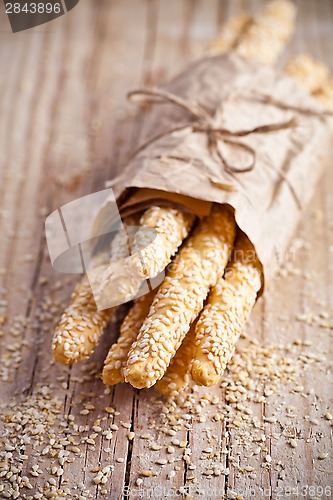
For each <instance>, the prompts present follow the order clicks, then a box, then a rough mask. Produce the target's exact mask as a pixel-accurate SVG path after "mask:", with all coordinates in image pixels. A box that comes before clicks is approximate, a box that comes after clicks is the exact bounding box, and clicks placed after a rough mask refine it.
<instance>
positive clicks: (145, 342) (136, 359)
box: [124, 205, 235, 389]
mask: <svg viewBox="0 0 333 500" xmlns="http://www.w3.org/2000/svg"><path fill="white" fill-rule="evenodd" d="M234 238H235V220H234V215H233V210H232V209H231V208H230V207H229V206H228V205H216V206H214V208H213V209H212V212H211V214H210V215H209V216H208V217H205V218H204V219H203V220H202V221H201V222H200V223H199V224H198V226H197V228H196V229H195V230H194V232H193V234H192V235H191V236H190V238H189V239H188V240H187V241H186V242H185V243H184V245H183V246H182V248H181V249H180V251H179V253H178V255H177V256H176V258H175V260H174V262H173V265H172V266H171V268H170V269H169V270H168V273H167V276H166V277H165V279H164V281H163V283H162V284H161V286H160V288H159V290H158V292H157V294H156V296H155V298H154V300H153V303H152V306H151V308H150V311H149V314H148V316H147V318H146V320H145V321H144V323H143V325H142V327H141V329H140V332H139V335H138V338H137V341H136V342H134V344H133V345H132V347H131V350H130V352H129V355H128V360H127V365H126V368H125V370H124V375H125V380H126V381H127V382H130V384H132V385H133V386H134V387H137V388H139V389H140V388H143V387H151V386H152V385H154V384H155V382H156V381H157V380H159V379H160V378H162V376H163V375H164V373H165V372H166V369H167V367H168V366H169V363H170V360H171V358H172V357H173V356H174V354H175V352H176V351H177V349H178V347H179V346H180V344H181V342H182V340H183V338H184V337H185V335H186V333H187V332H188V330H189V328H190V325H191V323H192V322H193V321H194V319H195V318H196V317H197V315H198V314H199V312H200V311H201V309H202V306H203V302H204V300H205V298H206V296H207V294H208V291H209V289H210V287H212V286H213V285H214V284H215V283H216V281H217V279H218V277H219V276H220V275H222V274H223V271H224V268H225V266H226V263H227V261H228V257H229V254H230V252H231V249H232V245H233V242H234Z"/></svg>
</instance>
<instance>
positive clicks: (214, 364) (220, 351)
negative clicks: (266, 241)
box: [192, 232, 261, 386]
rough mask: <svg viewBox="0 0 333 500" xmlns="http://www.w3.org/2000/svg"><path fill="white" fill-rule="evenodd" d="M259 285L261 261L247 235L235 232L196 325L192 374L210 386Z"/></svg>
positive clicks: (230, 352) (231, 350) (229, 352)
mask: <svg viewBox="0 0 333 500" xmlns="http://www.w3.org/2000/svg"><path fill="white" fill-rule="evenodd" d="M260 287H261V264H260V262H259V260H258V258H257V257H256V253H255V250H254V247H253V245H252V244H251V243H250V241H249V239H248V238H247V237H246V236H245V235H244V234H243V233H241V232H240V233H239V234H238V236H237V241H236V245H235V250H234V252H233V260H232V262H231V263H230V264H229V266H228V267H227V270H226V273H225V277H221V278H220V279H219V280H218V282H217V284H216V285H215V287H214V288H213V289H212V290H211V292H210V294H209V296H208V301H207V304H206V306H205V307H204V309H203V311H202V312H201V314H200V316H199V319H198V322H197V325H196V352H195V359H194V361H193V365H192V377H193V379H194V381H195V382H196V383H197V384H200V385H205V386H211V385H214V384H216V383H217V382H218V381H219V379H220V378H221V376H222V374H223V371H224V369H225V367H226V365H227V363H228V362H229V360H230V358H231V356H232V355H233V353H234V350H235V344H236V342H237V340H238V338H239V336H240V334H241V331H242V329H243V327H244V324H245V323H246V321H247V319H248V317H249V315H250V313H251V311H252V308H253V306H254V304H255V301H256V297H257V293H258V291H259V290H260Z"/></svg>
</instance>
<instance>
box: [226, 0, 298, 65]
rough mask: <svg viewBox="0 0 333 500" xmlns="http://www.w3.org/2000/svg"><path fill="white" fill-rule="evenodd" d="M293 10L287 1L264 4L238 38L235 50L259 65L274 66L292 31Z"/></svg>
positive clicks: (294, 12)
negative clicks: (259, 63)
mask: <svg viewBox="0 0 333 500" xmlns="http://www.w3.org/2000/svg"><path fill="white" fill-rule="evenodd" d="M295 16H296V9H295V6H294V4H293V3H292V2H289V1H288V0H273V1H272V2H269V3H267V4H264V6H263V8H262V9H261V10H260V11H259V12H258V14H256V16H255V17H254V18H253V20H252V22H251V23H250V25H249V26H248V28H247V29H246V30H245V33H244V34H243V35H242V36H241V37H240V40H239V43H238V44H237V45H236V47H235V51H236V52H237V53H238V54H240V55H242V56H244V57H246V58H247V59H253V60H255V61H258V62H261V63H263V64H269V65H274V64H275V63H276V61H277V59H278V58H279V56H280V54H281V53H282V51H283V49H284V47H285V45H286V43H287V41H288V40H289V39H290V37H291V35H292V33H293V31H294V23H295Z"/></svg>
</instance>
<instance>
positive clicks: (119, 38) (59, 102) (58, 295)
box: [0, 0, 333, 500]
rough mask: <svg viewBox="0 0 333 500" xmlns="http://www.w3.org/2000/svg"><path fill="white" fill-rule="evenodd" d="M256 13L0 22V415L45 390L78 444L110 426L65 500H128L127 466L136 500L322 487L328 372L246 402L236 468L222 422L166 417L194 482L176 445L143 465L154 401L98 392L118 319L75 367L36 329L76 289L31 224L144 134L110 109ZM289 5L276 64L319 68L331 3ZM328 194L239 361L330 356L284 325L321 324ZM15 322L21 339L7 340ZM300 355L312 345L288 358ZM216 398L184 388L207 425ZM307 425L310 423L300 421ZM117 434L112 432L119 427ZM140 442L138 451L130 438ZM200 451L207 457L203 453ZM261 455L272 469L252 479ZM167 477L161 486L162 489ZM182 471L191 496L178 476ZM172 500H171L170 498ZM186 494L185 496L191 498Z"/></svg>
mask: <svg viewBox="0 0 333 500" xmlns="http://www.w3.org/2000/svg"><path fill="white" fill-rule="evenodd" d="M261 3H262V2H261V1H260V0H251V2H245V1H240V0H238V1H231V0H220V1H219V0H208V1H205V0H180V1H179V0H170V1H169V0H135V1H130V0H112V1H110V0H99V2H98V3H97V2H94V1H93V0H85V1H82V2H80V3H79V4H78V6H77V7H76V8H75V9H73V10H72V11H71V12H70V13H68V14H67V15H65V16H63V17H61V18H59V19H56V20H54V21H53V22H52V23H50V24H48V25H44V26H41V27H39V28H38V29H37V28H35V29H32V30H29V31H27V32H21V33H17V34H15V35H13V34H12V33H11V31H10V27H9V24H8V21H7V19H6V17H5V14H4V12H3V9H0V61H1V77H0V91H1V94H0V96H1V98H0V116H1V120H0V162H1V170H0V179H1V183H0V206H1V208H0V217H1V228H2V233H1V234H2V238H1V239H0V280H1V285H0V293H1V297H0V300H1V302H0V315H1V312H2V309H3V310H4V311H5V312H6V315H7V319H6V322H5V323H4V325H3V326H1V329H2V330H3V332H4V333H3V335H2V336H1V337H0V345H1V369H0V373H1V377H2V378H5V379H6V378H7V380H3V381H2V382H1V386H0V394H1V402H2V403H3V404H6V403H7V404H9V403H10V402H12V401H14V400H16V401H22V402H24V400H25V398H26V397H29V395H34V394H35V393H36V390H37V389H38V387H40V386H41V385H44V386H50V387H51V391H52V394H54V396H55V397H56V398H57V399H58V400H59V401H60V402H61V414H60V417H59V418H61V419H62V420H61V422H62V423H64V422H65V424H64V425H67V426H68V428H69V427H70V419H68V416H69V415H71V416H73V417H74V418H75V423H76V424H78V425H79V426H80V425H82V426H85V425H88V426H89V428H90V431H89V433H91V432H93V431H92V430H91V428H92V426H93V425H94V423H96V421H98V420H99V421H100V422H99V424H98V426H100V427H101V428H102V429H103V430H106V429H109V428H110V425H111V424H112V423H115V424H117V425H118V426H119V431H114V435H113V438H112V440H111V441H107V439H106V438H105V436H103V434H102V433H98V437H96V438H95V445H91V444H89V443H84V444H81V453H80V454H79V455H78V456H77V457H76V459H75V461H73V462H72V463H65V465H64V473H63V475H62V476H60V477H59V478H57V486H58V487H59V488H60V489H62V490H64V489H66V488H69V489H70V490H71V494H69V493H68V494H67V497H68V498H79V497H78V495H79V491H84V492H85V493H82V495H83V497H84V498H111V499H112V500H113V499H115V500H116V499H117V500H118V499H121V498H128V497H126V494H125V493H126V488H128V487H129V488H130V489H132V494H131V495H130V498H136V497H135V490H137V489H138V485H137V483H136V481H137V479H138V477H139V476H140V472H141V471H142V470H143V469H151V470H154V471H156V472H157V473H158V475H156V476H155V475H153V476H151V477H147V478H144V482H143V485H142V486H141V488H142V489H143V491H145V492H146V496H145V498H152V499H155V498H163V496H160V497H159V496H158V490H157V489H156V488H158V487H161V486H162V487H163V486H164V487H167V488H174V489H175V490H176V489H177V488H180V487H182V486H184V485H186V486H189V485H191V484H192V485H193V484H195V485H196V486H197V487H198V488H200V490H201V491H202V492H204V494H205V498H209V499H210V498H212V499H213V498H222V495H227V494H228V492H229V497H230V498H232V493H230V490H232V491H233V492H235V495H240V496H239V497H238V498H241V496H242V498H244V499H247V498H251V495H252V497H255V498H266V497H269V498H272V499H279V498H287V497H288V498H299V496H297V494H291V495H290V496H289V495H288V488H297V487H301V486H305V485H314V486H316V487H325V486H331V487H332V486H333V485H332V427H331V426H330V422H328V421H327V420H325V419H324V418H323V415H324V414H325V412H329V411H331V412H332V407H333V398H332V394H333V391H332V371H331V364H330V362H329V360H328V361H327V360H326V361H322V362H313V363H312V364H311V363H309V366H308V369H307V370H304V371H302V372H301V375H300V380H295V382H294V385H295V386H296V385H297V384H301V385H303V386H304V391H303V393H304V397H302V396H300V394H299V393H297V392H293V391H292V390H290V382H288V381H284V380H282V381H280V385H279V384H277V386H278V389H277V390H276V392H274V393H273V394H272V395H271V396H270V397H269V398H268V397H263V401H262V402H260V403H256V402H254V401H253V402H252V401H250V402H248V404H249V405H250V407H251V411H252V412H253V415H254V416H256V417H257V419H258V429H261V430H262V432H263V433H265V435H266V438H265V442H264V443H263V445H262V449H261V452H260V454H259V455H251V456H250V455H248V453H247V449H246V447H245V445H244V444H242V443H241V440H240V431H239V429H238V428H237V426H235V425H233V424H232V422H231V421H230V420H228V421H226V420H223V419H222V420H218V419H215V420H214V419H208V420H207V421H206V422H205V421H201V422H200V421H199V420H198V419H197V418H196V416H195V413H193V412H192V409H191V408H186V407H185V409H183V410H179V411H180V413H179V415H178V417H177V418H183V417H182V415H183V414H184V413H186V414H187V413H189V414H190V416H191V418H190V419H189V420H188V421H187V423H188V426H187V427H184V425H179V428H177V430H176V433H175V436H173V437H174V438H177V439H179V441H180V442H182V441H186V448H187V449H190V450H191V453H192V454H191V461H190V463H192V464H194V465H195V466H196V470H195V471H194V470H193V469H190V468H189V466H188V463H186V461H184V459H183V452H184V449H183V448H179V447H177V446H176V451H175V453H174V454H173V456H174V457H175V458H176V462H174V463H171V464H170V463H168V464H166V465H163V466H162V467H161V465H158V464H156V463H155V462H156V460H157V459H159V458H165V459H169V458H170V455H169V454H168V453H167V452H166V446H168V445H170V443H171V441H170V440H171V436H169V435H168V434H167V432H166V431H167V429H164V427H163V426H164V424H163V423H162V422H163V415H161V411H162V410H161V409H162V408H163V405H164V404H165V403H164V401H163V399H161V398H160V397H159V396H157V394H156V393H155V392H154V391H153V390H152V391H149V390H143V391H137V390H133V389H132V388H131V387H130V386H128V385H124V384H122V385H118V386H116V387H115V388H112V389H111V390H109V389H105V387H104V386H103V384H102V382H101V381H100V379H99V373H100V369H101V366H102V362H103V358H104V357H105V355H106V353H107V350H108V347H109V346H110V345H111V343H112V341H113V339H114V338H115V337H116V335H117V324H119V320H120V318H121V314H122V313H124V310H125V309H126V307H124V308H123V311H120V312H119V314H118V316H117V318H115V320H114V322H112V323H111V324H110V325H109V327H108V328H107V331H106V332H105V335H104V337H103V339H102V341H101V344H100V346H99V347H98V349H97V350H96V352H95V354H94V356H93V358H92V359H91V360H89V362H85V363H83V364H82V365H80V366H73V367H70V368H64V367H61V366H58V365H56V364H54V362H53V361H52V358H51V338H52V330H53V328H54V325H55V324H56V323H57V321H58V319H59V317H60V314H61V310H62V307H63V305H64V304H65V303H67V301H68V298H69V295H70V293H71V291H72V289H73V286H74V283H75V282H76V281H77V279H78V277H77V276H75V275H74V276H72V275H61V274H57V273H56V272H55V271H54V270H53V269H52V267H51V265H50V260H49V257H48V254H47V248H46V243H45V237H44V220H45V216H46V215H47V214H49V213H51V212H52V211H53V210H55V209H56V208H58V207H59V206H61V205H63V204H64V203H67V202H69V201H71V200H74V199H76V198H78V197H80V196H83V195H85V194H88V193H91V192H94V191H97V190H99V189H101V188H102V187H103V185H104V181H105V180H107V179H109V178H111V177H113V176H114V175H115V174H116V173H117V172H119V171H121V168H122V166H123V164H124V162H125V161H126V158H127V157H128V155H129V153H130V151H131V150H133V148H134V147H135V146H136V145H137V144H138V142H139V141H140V135H144V130H145V128H144V120H145V117H144V114H142V113H141V114H138V115H136V116H135V119H134V120H133V117H134V113H135V109H134V108H133V105H129V104H128V103H127V102H126V100H125V94H126V91H127V90H130V89H132V88H135V87H137V86H140V85H152V84H154V85H155V84H159V83H161V82H163V81H165V80H166V79H167V78H169V77H170V76H172V75H173V74H175V73H176V72H177V71H178V70H180V69H181V68H182V67H183V66H184V65H185V64H186V63H187V62H189V61H190V60H192V59H193V57H195V56H197V55H198V54H199V53H202V47H205V45H206V44H207V43H208V41H209V40H210V39H211V38H212V37H213V36H214V35H216V33H217V31H218V28H219V26H220V23H221V22H222V21H223V20H224V19H226V18H227V17H229V16H230V15H233V14H236V13H237V12H239V11H240V10H242V9H247V10H250V11H251V12H254V11H255V10H256V9H257V8H258V6H260V5H261ZM296 4H297V7H298V10H299V15H298V24H297V31H296V35H295V37H294V39H293V41H292V43H291V44H290V48H289V51H288V53H287V54H286V55H284V57H283V58H282V61H281V65H283V64H284V62H285V61H286V60H287V58H288V57H290V55H292V54H294V53H297V52H300V51H307V52H309V53H311V54H312V55H313V56H315V57H317V58H320V59H322V60H323V61H326V62H327V63H328V64H330V66H331V68H332V69H333V52H332V42H333V12H332V5H331V4H330V2H329V0H298V1H296ZM332 186H333V171H332V170H328V171H327V172H326V174H325V177H324V179H323V180H322V181H321V183H320V185H319V186H318V189H317V193H316V196H315V199H314V200H313V202H312V203H311V206H310V207H309V209H308V211H307V213H306V214H305V215H304V217H303V220H302V224H301V226H300V228H299V230H298V233H297V235H295V238H297V241H298V242H301V244H302V245H301V248H300V249H299V250H298V251H297V253H296V254H295V255H294V254H290V255H291V258H292V259H295V262H294V267H295V268H296V269H298V271H297V272H290V271H289V272H288V273H285V275H284V276H282V277H280V279H276V280H273V281H272V282H271V283H269V284H268V286H267V289H266V292H265V295H264V297H263V298H261V299H260V301H259V302H258V304H257V306H256V308H255V311H254V314H253V317H252V320H251V322H250V325H249V327H248V329H247V334H248V336H247V338H244V339H243V340H242V341H241V342H240V346H239V350H240V352H241V350H242V349H246V348H247V347H248V346H249V345H250V341H251V339H255V340H256V341H258V343H259V345H263V346H266V345H267V346H268V345H269V344H270V343H274V344H279V343H280V344H281V345H282V344H283V345H284V346H286V345H287V348H286V349H285V350H283V352H284V353H285V354H284V355H285V356H288V354H289V355H290V357H291V358H293V357H294V358H295V359H296V358H297V357H299V356H301V355H302V349H303V348H304V349H308V350H310V351H311V350H313V353H314V354H315V355H318V356H322V357H323V358H324V357H327V355H328V353H329V352H331V351H332V339H333V337H332V330H329V329H327V328H322V327H320V325H319V323H318V321H315V322H314V323H313V324H307V323H306V322H304V321H297V316H298V315H299V314H301V313H306V312H309V311H310V312H313V313H315V314H317V315H318V314H319V313H320V312H323V311H324V312H325V311H327V312H328V313H329V315H330V318H332V314H333V251H332V249H333V226H332V221H331V215H332V213H333V196H332ZM294 243H295V242H294ZM296 246H297V245H295V244H294V247H296ZM17 321H19V322H21V323H22V326H20V328H18V330H19V333H17V334H14V335H13V324H14V323H15V322H17ZM331 322H332V320H331ZM302 342H305V344H307V343H309V342H312V345H311V346H308V345H306V346H305V347H302ZM13 344H17V345H16V346H14V352H15V356H14V357H13V356H12V354H10V353H11V352H12V351H11V350H10V349H8V348H9V347H11V346H12V345H13ZM279 352H280V351H279ZM281 353H282V348H281ZM309 359H310V358H309ZM6 360H7V361H6ZM4 362H5V363H4ZM6 362H7V364H8V366H6ZM231 373H232V369H231ZM6 374H8V376H7V375H6ZM230 376H232V375H230ZM227 377H228V374H227ZM266 389H267V388H266ZM227 390H228V388H226V387H219V386H217V387H214V388H210V389H209V391H207V390H205V389H199V390H198V394H200V395H201V396H204V395H205V394H206V395H208V397H209V398H210V400H214V398H216V400H215V403H212V404H208V406H207V408H208V409H207V412H208V413H210V414H211V415H214V414H216V413H218V409H219V408H220V406H219V405H222V404H224V402H225V397H226V392H227ZM260 390H261V389H260ZM263 392H264V389H262V393H263ZM183 402H184V399H183ZM85 404H91V405H93V406H94V409H91V410H89V413H88V415H82V414H81V411H82V409H83V408H84V407H85V406H84V405H85ZM288 406H294V407H295V409H294V413H295V415H296V416H295V417H290V416H289V414H288V413H287V412H286V407H288ZM105 407H113V408H114V410H115V413H110V414H109V413H107V412H106V411H105ZM3 412H5V410H4V409H3ZM162 413H163V412H162ZM308 415H309V417H308ZM272 416H276V417H277V421H276V422H273V421H272V422H269V421H267V420H266V419H267V418H268V419H270V417H272ZM311 418H312V419H313V418H316V419H317V420H318V424H312V423H311V422H310V420H311ZM271 420H272V419H271ZM122 423H125V424H126V423H128V424H129V427H130V429H128V428H126V427H124V426H123V425H122ZM1 425H2V424H1V423H0V429H1ZM57 429H58V430H57ZM129 430H132V431H134V432H135V437H134V440H132V441H129V440H128V439H127V434H128V432H129ZM58 431H59V432H61V433H62V432H63V428H62V427H61V425H60V424H59V427H58V428H57V426H56V425H55V433H57V432H58ZM144 434H149V435H150V436H151V440H150V441H147V439H143V438H142V435H144ZM274 434H276V435H281V434H282V436H281V437H280V438H279V439H278V438H274V437H272V435H274ZM140 436H141V437H140ZM292 437H293V438H295V439H296V440H297V445H298V446H297V448H292V447H291V446H290V445H289V444H288V443H289V441H290V439H291V438H292ZM149 442H156V443H160V444H161V445H163V448H162V449H161V450H159V451H158V450H157V451H153V450H151V449H150V447H149V446H148V445H147V443H149ZM207 447H210V448H211V452H210V453H205V452H203V449H205V448H207ZM324 451H326V452H327V453H329V456H328V458H327V459H325V460H320V461H318V455H319V454H320V453H322V452H324ZM25 453H26V454H27V455H28V460H26V461H25V464H24V471H25V473H26V474H27V475H29V470H30V469H31V467H32V464H33V463H36V460H38V458H37V456H38V455H39V453H40V450H36V449H35V448H34V445H33V443H31V444H30V445H29V444H28V445H27V447H26V451H25ZM214 454H215V458H214V460H215V461H216V462H218V463H219V464H220V465H221V468H226V467H229V469H230V474H229V475H224V474H220V475H216V476H215V475H203V474H202V472H203V471H205V470H207V468H209V467H210V466H211V463H212V459H211V457H210V456H211V455H214ZM266 454H269V455H271V456H272V459H273V462H274V464H279V465H276V466H274V467H267V466H265V458H264V457H265V455H266ZM119 459H123V460H119ZM117 460H118V461H117ZM39 463H40V465H41V469H42V470H43V471H44V473H43V476H39V477H30V481H31V484H32V485H33V489H32V490H31V492H27V491H25V492H24V495H26V496H27V495H29V494H30V495H31V494H33V493H35V492H37V491H38V488H39V487H43V485H44V483H45V481H46V480H47V479H48V478H50V477H51V476H52V474H51V472H50V467H51V466H52V465H53V459H52V458H51V457H49V456H45V457H44V458H43V459H42V461H40V460H39ZM175 464H177V467H178V470H176V474H175V475H174V476H173V477H172V478H171V479H167V474H168V473H169V472H170V471H171V470H174V465H175ZM98 465H101V466H102V467H104V466H105V465H113V466H114V470H113V471H111V473H110V475H109V477H108V479H107V482H106V483H105V484H104V485H103V488H102V487H101V486H97V485H96V484H94V482H93V478H94V477H95V475H96V472H93V471H92V469H94V468H95V467H96V466H98ZM244 467H253V471H252V476H253V477H249V474H248V473H245V472H244ZM193 474H195V475H196V476H197V478H198V483H194V481H193V480H191V479H189V477H191V475H193ZM52 477H53V476H52ZM1 481H2V478H0V484H1ZM80 483H83V485H81V486H79V485H80ZM103 489H105V490H106V493H105V494H102V490H103ZM154 489H155V490H154ZM88 490H89V493H88ZM22 491H23V490H22ZM124 491H125V493H124ZM154 491H155V493H154ZM214 491H215V493H216V492H217V493H216V494H215V493H214ZM149 492H150V493H149ZM205 492H206V493H205ZM207 492H210V493H207ZM221 492H222V493H221ZM252 492H254V493H253V494H252ZM286 492H287V493H286ZM178 493H179V494H178V498H180V497H181V495H182V494H181V492H179V491H178ZM192 494H193V495H194V496H195V497H197V496H199V493H198V492H195V493H192ZM22 495H23V493H22ZM63 495H64V496H66V493H63ZM75 495H77V496H75ZM26 496H22V498H26ZM176 497H177V496H176ZM310 497H311V498H312V497H320V498H329V496H328V495H327V496H326V497H325V496H324V495H319V494H318V492H317V493H316V494H314V495H310V493H308V494H307V496H306V498H310Z"/></svg>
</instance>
